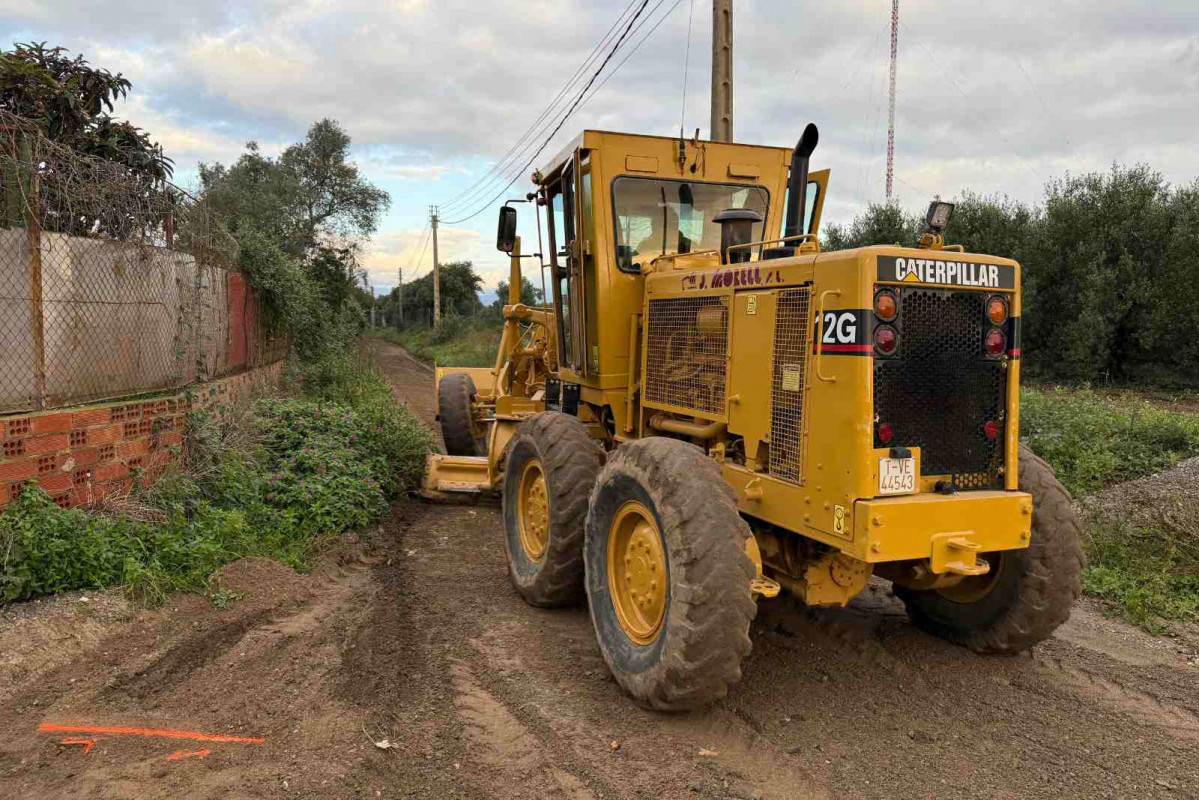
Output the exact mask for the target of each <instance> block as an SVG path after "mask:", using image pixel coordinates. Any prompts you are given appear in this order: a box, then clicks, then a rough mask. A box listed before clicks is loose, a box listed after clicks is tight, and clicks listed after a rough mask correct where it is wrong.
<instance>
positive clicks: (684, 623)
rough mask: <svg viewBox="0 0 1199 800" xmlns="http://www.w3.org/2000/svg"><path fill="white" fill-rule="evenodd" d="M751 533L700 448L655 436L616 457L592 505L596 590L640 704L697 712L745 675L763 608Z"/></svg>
mask: <svg viewBox="0 0 1199 800" xmlns="http://www.w3.org/2000/svg"><path fill="white" fill-rule="evenodd" d="M749 536H750V530H749V526H748V525H746V523H745V521H744V520H743V519H742V518H741V516H740V514H738V513H737V507H736V502H735V500H734V497H733V492H732V490H731V489H730V488H729V487H728V485H727V484H726V483H725V481H724V480H723V478H722V476H721V474H720V468H719V466H717V464H716V463H715V462H714V461H713V460H712V459H710V458H708V457H707V456H706V455H705V454H704V453H703V451H701V450H700V449H699V448H697V447H695V446H694V445H691V444H687V443H685V442H681V441H677V440H674V439H667V438H662V437H651V438H648V439H642V440H640V441H636V442H630V443H627V444H623V445H621V446H620V448H618V449H617V450H616V451H615V453H613V454H612V455H611V456H610V457H609V459H608V463H607V465H606V466H604V468H603V470H602V471H601V472H600V474H599V477H598V479H597V480H596V482H595V488H594V489H593V490H592V492H591V505H590V509H589V510H588V512H587V537H586V547H585V561H586V566H587V569H586V577H587V598H588V601H589V606H590V610H591V621H592V623H593V625H594V627H595V633H596V638H597V639H598V640H599V645H600V650H601V652H602V653H603V656H604V660H605V661H606V662H607V664H608V668H609V669H610V670H611V671H612V675H613V676H614V677H615V678H616V681H617V682H618V683H619V684H620V685H621V687H623V688H624V690H625V691H626V692H628V693H629V694H630V695H631V696H632V697H633V698H634V699H635V700H636V701H637V702H638V703H640V704H641V705H644V706H647V707H649V708H654V709H659V710H666V711H679V710H685V709H691V708H696V707H699V706H703V705H706V704H708V703H710V702H712V701H713V700H716V699H717V698H720V697H723V696H724V695H725V694H726V693H727V692H728V688H729V686H730V685H731V684H733V683H736V682H737V681H738V680H739V679H740V677H741V660H742V659H743V658H744V657H745V656H746V655H748V654H749V651H750V647H751V645H750V640H749V626H750V623H751V622H752V620H753V618H754V614H755V613H756V610H757V606H756V604H755V602H754V600H753V598H752V596H751V594H750V581H751V580H752V579H753V578H754V576H755V568H754V565H753V562H752V561H750V559H749V557H748V556H747V555H746V553H745V547H746V540H747V539H748V538H749Z"/></svg>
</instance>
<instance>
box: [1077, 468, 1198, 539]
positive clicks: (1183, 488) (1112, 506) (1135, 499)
mask: <svg viewBox="0 0 1199 800" xmlns="http://www.w3.org/2000/svg"><path fill="white" fill-rule="evenodd" d="M1197 494H1199V457H1196V458H1189V459H1187V460H1186V461H1183V462H1182V463H1181V464H1179V465H1178V466H1177V467H1175V468H1174V469H1168V470H1165V471H1164V472H1159V473H1157V474H1156V475H1149V476H1147V477H1144V478H1139V479H1137V480H1135V481H1129V482H1128V483H1121V484H1119V485H1118V486H1113V487H1111V488H1110V489H1105V490H1103V491H1102V492H1097V493H1096V494H1093V495H1091V496H1090V497H1084V498H1082V499H1080V500H1079V501H1078V505H1079V509H1080V510H1081V511H1082V512H1083V513H1084V514H1119V515H1121V516H1126V517H1127V518H1128V519H1129V520H1130V521H1131V522H1132V523H1133V524H1134V525H1151V524H1153V523H1154V522H1155V521H1157V520H1158V519H1159V518H1160V516H1161V514H1162V512H1163V511H1169V510H1171V509H1175V508H1178V509H1190V511H1191V513H1194V510H1195V508H1194V507H1195V499H1194V498H1195V496H1196V495H1197Z"/></svg>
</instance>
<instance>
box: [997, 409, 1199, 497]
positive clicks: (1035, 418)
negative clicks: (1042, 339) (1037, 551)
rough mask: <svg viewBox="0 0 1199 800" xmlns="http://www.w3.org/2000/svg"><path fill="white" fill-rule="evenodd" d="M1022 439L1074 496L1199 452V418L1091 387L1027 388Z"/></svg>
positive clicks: (1159, 469)
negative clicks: (1052, 468)
mask: <svg viewBox="0 0 1199 800" xmlns="http://www.w3.org/2000/svg"><path fill="white" fill-rule="evenodd" d="M1020 438H1021V440H1022V441H1024V442H1026V443H1027V444H1028V445H1029V446H1030V447H1032V449H1033V450H1034V451H1035V452H1036V453H1037V455H1039V456H1041V457H1042V458H1044V459H1045V460H1046V461H1048V462H1049V463H1050V464H1052V465H1053V467H1054V469H1055V470H1056V471H1057V477H1058V480H1060V481H1061V482H1062V484H1063V485H1064V486H1065V487H1066V488H1067V489H1069V490H1070V492H1071V494H1074V495H1083V494H1089V493H1091V492H1096V491H1099V490H1100V489H1104V488H1106V487H1108V486H1112V485H1115V484H1117V483H1123V482H1125V481H1131V480H1135V479H1137V478H1140V477H1143V476H1145V475H1153V474H1154V473H1157V472H1161V471H1162V470H1164V469H1168V468H1170V467H1173V466H1174V465H1175V464H1177V463H1178V462H1179V461H1182V460H1183V459H1185V458H1189V457H1191V456H1196V455H1199V415H1197V414H1187V413H1179V412H1176V411H1170V410H1167V409H1164V408H1161V407H1159V406H1156V405H1154V404H1152V403H1151V402H1149V401H1148V400H1144V399H1141V398H1139V397H1135V396H1129V395H1125V396H1123V397H1120V398H1112V397H1106V396H1103V395H1100V394H1097V393H1096V392H1093V391H1091V390H1090V389H1086V388H1083V389H1067V388H1063V387H1052V388H1027V387H1026V388H1024V389H1023V390H1021V393H1020Z"/></svg>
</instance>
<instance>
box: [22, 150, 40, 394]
mask: <svg viewBox="0 0 1199 800" xmlns="http://www.w3.org/2000/svg"><path fill="white" fill-rule="evenodd" d="M19 163H20V164H22V165H28V169H29V172H28V173H27V181H26V191H25V192H24V193H23V194H24V195H25V235H26V236H27V237H28V238H29V318H30V321H31V323H32V324H31V326H30V327H31V328H32V333H33V403H34V408H36V409H37V410H38V411H41V410H42V409H44V408H45V407H46V319H45V314H44V309H43V306H42V220H41V206H42V203H41V197H40V187H39V185H38V174H37V163H36V162H35V161H34V158H33V147H32V145H31V143H30V141H29V137H28V136H21V159H20V162H19Z"/></svg>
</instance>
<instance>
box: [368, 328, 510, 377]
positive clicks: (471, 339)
mask: <svg viewBox="0 0 1199 800" xmlns="http://www.w3.org/2000/svg"><path fill="white" fill-rule="evenodd" d="M502 333H503V322H502V321H496V320H495V319H490V318H487V317H482V318H473V317H447V318H445V319H444V320H442V323H441V326H440V327H438V328H407V329H405V330H402V331H395V330H392V329H390V328H388V329H384V330H383V331H382V332H381V333H379V334H378V335H379V336H381V337H382V338H384V339H386V340H387V341H389V342H391V343H392V344H398V345H399V346H400V347H403V348H404V349H405V350H407V351H408V352H409V353H411V354H412V355H414V356H416V357H417V358H420V359H423V360H425V361H431V362H434V363H436V364H443V365H448V366H455V367H490V366H492V365H493V364H495V354H496V351H497V350H498V349H499V346H500V337H501V335H502Z"/></svg>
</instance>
